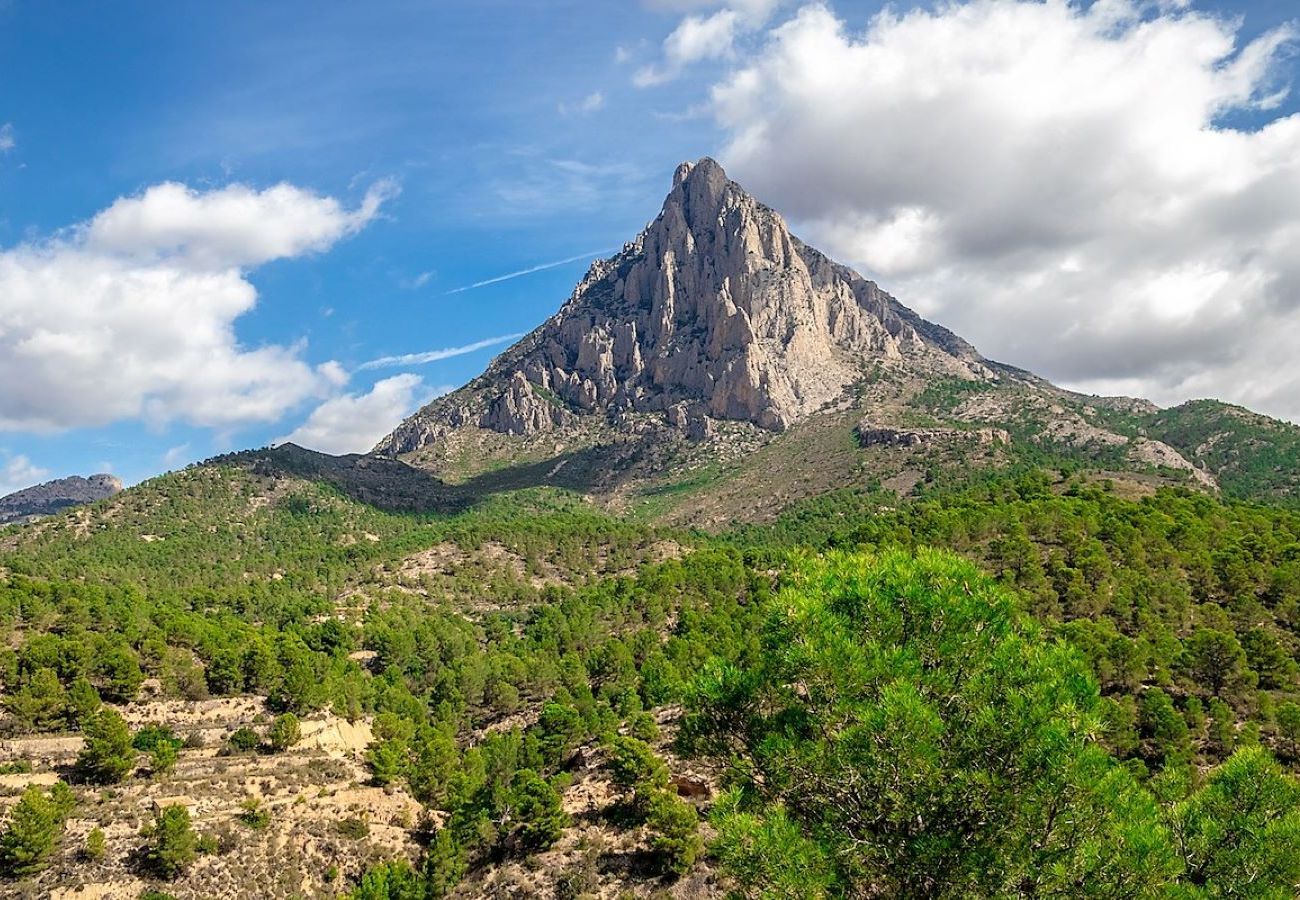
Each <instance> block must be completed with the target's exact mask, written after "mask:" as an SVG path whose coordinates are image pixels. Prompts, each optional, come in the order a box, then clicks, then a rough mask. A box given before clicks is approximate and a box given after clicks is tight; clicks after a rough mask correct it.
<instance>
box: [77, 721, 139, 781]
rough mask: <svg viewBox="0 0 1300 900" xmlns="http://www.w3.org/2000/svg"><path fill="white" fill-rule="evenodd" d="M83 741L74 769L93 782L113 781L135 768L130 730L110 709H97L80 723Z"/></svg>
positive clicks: (123, 777)
mask: <svg viewBox="0 0 1300 900" xmlns="http://www.w3.org/2000/svg"><path fill="white" fill-rule="evenodd" d="M82 732H83V734H84V735H85V739H86V743H85V746H84V747H83V748H82V750H81V754H80V755H79V756H78V757H77V771H78V772H79V773H80V774H81V776H82V777H83V778H85V779H86V780H87V781H90V782H92V783H94V784H115V783H117V782H119V781H122V780H124V779H125V778H126V776H127V775H129V774H131V769H133V768H134V767H135V748H134V747H132V746H131V729H129V728H127V726H126V721H125V720H124V719H123V718H122V717H121V715H119V714H118V713H117V711H116V710H112V709H101V710H100V711H99V712H97V713H95V714H94V715H93V716H91V717H90V718H89V719H87V720H86V723H85V725H84V726H82Z"/></svg>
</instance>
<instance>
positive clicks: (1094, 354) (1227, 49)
mask: <svg viewBox="0 0 1300 900" xmlns="http://www.w3.org/2000/svg"><path fill="white" fill-rule="evenodd" d="M1239 25H1240V23H1237V22H1230V21H1225V20H1223V19H1217V18H1214V17H1211V16H1208V15H1205V14H1202V13H1199V12H1197V11H1195V9H1194V8H1192V7H1190V6H1189V5H1188V4H1186V3H1174V2H1164V3H1159V4H1138V3H1134V2H1129V0H1097V2H1095V3H1093V4H1091V5H1090V6H1085V5H1083V4H1077V3H1067V2H1063V0H1047V2H1025V0H972V2H967V3H961V4H944V5H940V6H938V7H936V8H934V9H932V10H931V9H923V10H917V11H914V12H909V13H906V14H896V13H892V12H885V13H882V14H880V15H879V16H877V17H876V18H875V19H873V20H872V21H871V23H870V24H869V25H868V26H867V27H866V28H865V29H864V30H862V31H861V32H853V31H850V30H849V29H848V28H847V26H846V25H845V23H844V22H843V21H841V20H840V19H838V18H837V17H836V15H835V14H834V13H833V12H831V11H830V10H829V9H828V8H826V7H824V6H809V7H806V8H803V9H802V10H800V11H798V12H797V13H796V14H794V15H793V16H792V17H791V18H789V19H788V21H785V22H784V23H782V24H780V25H779V26H777V27H775V28H774V29H773V30H772V31H771V32H770V34H769V35H768V38H767V41H766V43H765V44H764V46H763V48H762V49H761V51H760V52H758V53H756V54H754V55H753V56H752V57H750V58H749V59H747V60H746V61H745V63H744V64H742V65H738V66H737V67H736V68H734V69H733V71H731V72H730V73H729V74H728V75H727V76H726V77H725V79H724V80H722V81H721V82H720V83H719V84H717V85H716V86H715V87H714V89H713V93H712V108H713V112H714V114H715V116H716V118H717V121H718V122H719V124H720V125H721V126H722V127H723V128H724V129H725V130H726V133H727V145H726V148H725V151H724V153H723V154H722V155H723V158H724V161H725V162H726V163H727V165H728V167H729V170H730V172H731V174H732V175H733V177H737V178H738V179H740V180H741V181H743V182H744V183H745V184H746V186H747V187H749V188H750V189H751V190H753V191H754V192H755V193H756V194H758V195H759V196H760V197H762V198H764V199H765V200H766V201H767V202H769V203H771V204H773V205H774V206H776V207H777V208H779V209H781V210H783V211H784V212H786V213H787V214H788V215H789V216H790V217H791V218H792V219H793V220H794V221H795V222H796V224H797V225H799V227H800V228H801V229H802V230H803V231H804V232H805V236H806V237H808V238H810V239H812V240H814V241H815V242H817V243H820V244H822V245H824V246H825V247H826V249H827V250H828V251H831V252H833V253H834V254H835V255H838V256H840V257H841V258H844V259H845V260H846V261H850V262H854V263H856V264H857V265H859V266H860V267H861V268H862V269H863V270H864V271H865V273H866V274H868V275H870V276H872V277H875V278H877V279H878V280H879V281H880V282H881V283H882V285H883V286H884V287H886V288H887V289H890V290H891V291H892V292H893V293H895V294H896V295H897V296H899V298H900V299H902V300H903V301H904V302H905V303H908V304H909V305H912V306H914V307H916V308H917V309H918V310H919V311H921V312H923V313H925V314H927V315H928V316H930V317H931V318H934V319H937V320H938V321H941V322H943V323H944V324H947V325H949V326H950V327H953V328H954V329H955V330H957V331H958V332H960V333H962V334H963V335H964V336H966V337H968V338H970V339H971V340H973V341H974V342H975V343H976V344H977V345H978V346H979V347H980V348H981V349H982V350H984V352H985V353H987V354H988V355H991V356H993V357H995V358H1001V359H1004V360H1006V361H1008V362H1012V363H1015V364H1018V365H1022V366H1025V367H1028V368H1031V369H1034V370H1035V371H1038V372H1040V373H1042V374H1044V375H1047V376H1048V377H1051V378H1054V379H1056V380H1058V381H1061V382H1064V383H1067V384H1069V385H1071V386H1076V387H1081V388H1084V389H1090V390H1098V391H1107V392H1112V391H1113V392H1127V393H1134V394H1142V395H1146V396H1150V397H1152V398H1153V399H1156V400H1157V401H1161V402H1174V401H1178V400H1181V399H1185V398H1187V397H1192V396H1204V395H1214V396H1221V397H1224V398H1226V399H1230V400H1235V401H1238V402H1243V403H1247V404H1249V405H1252V406H1255V407H1257V408H1260V409H1263V410H1264V411H1268V412H1272V413H1274V414H1277V415H1283V416H1287V417H1290V418H1293V419H1300V354H1297V353H1296V352H1295V351H1296V346H1297V345H1296V341H1297V335H1300V254H1297V253H1296V248H1297V247H1300V215H1297V211H1298V210H1300V116H1296V115H1282V114H1280V113H1278V112H1276V110H1277V108H1278V107H1279V105H1280V104H1281V103H1282V102H1283V100H1284V98H1285V97H1286V93H1285V92H1286V88H1287V86H1288V77H1289V75H1288V62H1289V60H1290V58H1291V53H1292V51H1294V49H1295V47H1296V41H1297V33H1296V30H1295V28H1294V27H1292V26H1286V27H1282V28H1279V29H1276V30H1273V31H1270V32H1267V33H1265V34H1262V35H1260V36H1258V37H1256V38H1255V39H1254V40H1252V41H1249V42H1243V41H1241V40H1239V39H1238V28H1239ZM1243 123H1244V124H1243Z"/></svg>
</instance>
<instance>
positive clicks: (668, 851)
mask: <svg viewBox="0 0 1300 900" xmlns="http://www.w3.org/2000/svg"><path fill="white" fill-rule="evenodd" d="M699 825H700V817H699V815H698V814H697V813H696V812H695V807H693V806H691V805H690V804H689V803H686V802H685V801H684V800H682V799H681V798H680V797H677V796H674V795H673V794H670V793H669V792H668V791H656V792H655V793H654V794H653V795H652V796H651V798H650V814H649V816H648V818H647V819H646V826H647V827H648V828H649V829H650V846H651V847H653V848H654V849H655V851H656V852H658V853H659V854H660V856H661V857H662V859H663V864H664V868H665V869H667V870H668V871H669V872H671V873H673V874H674V875H685V874H686V873H687V872H689V871H690V870H691V868H692V867H693V866H694V865H695V860H696V859H698V858H699V855H700V853H701V852H702V851H703V850H704V842H703V841H702V840H701V839H700V833H699Z"/></svg>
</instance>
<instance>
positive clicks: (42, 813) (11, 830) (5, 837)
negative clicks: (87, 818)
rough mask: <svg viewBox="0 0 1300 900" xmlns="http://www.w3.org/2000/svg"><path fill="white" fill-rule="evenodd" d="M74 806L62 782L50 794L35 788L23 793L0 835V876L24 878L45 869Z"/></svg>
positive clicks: (73, 801)
mask: <svg viewBox="0 0 1300 900" xmlns="http://www.w3.org/2000/svg"><path fill="white" fill-rule="evenodd" d="M74 805H75V800H74V799H73V797H72V793H71V791H69V790H68V786H67V785H66V784H63V783H62V782H59V783H58V784H56V785H55V787H54V788H53V789H52V790H51V791H50V792H49V793H46V792H44V791H42V790H41V789H40V788H39V787H37V786H35V785H31V786H29V787H28V788H27V789H26V790H25V791H23V794H22V796H21V797H19V798H18V802H17V803H16V804H15V805H14V807H13V809H12V810H11V811H10V813H9V821H8V824H7V825H6V827H5V830H4V832H3V833H0V874H2V875H5V876H6V877H9V878H23V877H26V876H28V875H33V874H35V873H37V872H39V871H41V870H42V869H44V868H45V866H46V865H47V864H48V860H49V856H50V854H51V853H52V852H53V851H54V847H55V845H56V844H57V843H58V840H59V836H60V835H61V834H62V833H63V822H64V820H65V819H67V817H68V814H69V813H71V812H72V808H73V806H74Z"/></svg>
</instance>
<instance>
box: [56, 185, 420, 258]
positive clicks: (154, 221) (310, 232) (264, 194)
mask: <svg viewBox="0 0 1300 900" xmlns="http://www.w3.org/2000/svg"><path fill="white" fill-rule="evenodd" d="M395 190H396V188H395V186H394V185H393V183H392V182H387V181H384V182H380V183H378V184H376V185H375V186H374V187H372V188H371V189H370V190H369V191H367V192H366V196H365V199H364V200H362V201H361V205H360V206H358V207H357V208H356V209H354V210H347V209H345V208H344V207H343V204H341V203H340V202H339V201H338V200H336V199H334V198H333V197H322V196H320V195H318V194H313V193H311V192H310V191H305V190H303V189H301V188H298V187H294V186H293V185H291V184H278V185H276V186H274V187H271V188H267V189H266V190H262V191H258V190H255V189H253V188H250V187H247V186H245V185H240V184H236V185H231V186H229V187H226V188H223V189H221V190H217V191H208V192H206V193H200V192H198V191H195V190H193V189H192V188H188V187H186V186H185V185H183V184H177V183H175V182H166V183H164V184H158V185H154V186H153V187H151V188H149V189H148V190H146V191H145V192H144V193H143V194H140V195H139V196H136V197H124V198H122V199H120V200H118V201H117V202H116V203H114V204H113V205H112V206H110V207H109V208H108V209H106V210H104V211H103V212H101V213H100V214H99V215H97V216H95V218H94V219H92V220H91V221H90V222H89V223H88V224H87V225H86V226H85V228H84V233H83V234H82V236H81V239H82V242H83V243H84V245H85V247H86V249H88V250H90V251H91V252H96V253H104V254H113V255H122V256H126V257H129V258H131V259H136V260H140V259H159V260H167V261H170V262H173V263H182V264H185V265H187V266H192V267H195V268H199V269H204V270H219V269H227V268H245V267H250V266H257V265H260V264H262V263H265V262H270V261H271V260H273V259H282V258H284V257H289V256H301V255H302V254H304V253H312V252H319V251H322V250H326V249H328V248H330V247H331V246H333V245H334V244H335V243H337V242H338V241H339V240H340V239H341V238H343V237H346V236H348V235H350V234H353V233H355V232H357V231H359V230H361V229H362V228H364V227H365V226H366V225H367V224H368V223H369V222H370V221H371V220H372V219H373V218H374V217H375V215H376V214H377V213H378V212H379V207H380V204H382V203H383V202H384V200H385V199H387V198H389V197H391V196H392V195H393V193H394V192H395Z"/></svg>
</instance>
